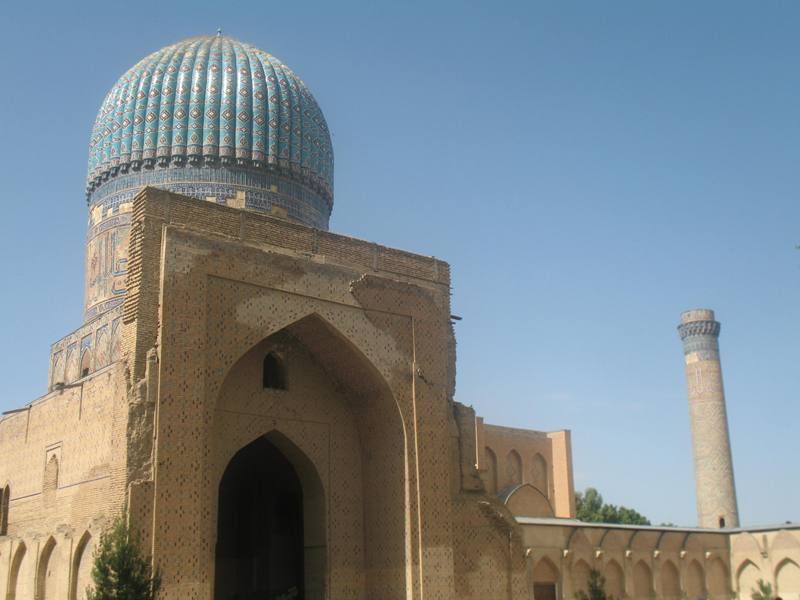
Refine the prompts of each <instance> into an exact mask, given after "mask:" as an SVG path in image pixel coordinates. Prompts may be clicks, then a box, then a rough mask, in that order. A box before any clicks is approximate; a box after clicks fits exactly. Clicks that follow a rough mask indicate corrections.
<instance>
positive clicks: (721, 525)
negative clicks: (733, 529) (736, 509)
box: [719, 517, 725, 529]
mask: <svg viewBox="0 0 800 600" xmlns="http://www.w3.org/2000/svg"><path fill="white" fill-rule="evenodd" d="M719 528H720V529H725V517H720V518H719Z"/></svg>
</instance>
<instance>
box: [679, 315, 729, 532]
mask: <svg viewBox="0 0 800 600" xmlns="http://www.w3.org/2000/svg"><path fill="white" fill-rule="evenodd" d="M719 329H720V325H719V322H718V321H715V320H714V311H713V310H708V309H696V310H687V311H686V312H684V313H683V314H681V324H680V325H679V326H678V333H679V334H680V336H681V340H682V341H683V353H684V355H685V360H686V383H687V385H688V388H689V419H690V420H691V425H692V447H693V449H694V479H695V487H696V491H697V519H698V525H699V526H700V527H710V528H716V527H738V526H739V509H738V508H737V506H736V487H735V485H734V483H733V460H732V458H731V442H730V438H729V436H728V417H727V414H726V412H725V392H724V390H723V388H722V367H721V365H720V362H719V342H718V338H719Z"/></svg>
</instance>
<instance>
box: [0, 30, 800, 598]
mask: <svg viewBox="0 0 800 600" xmlns="http://www.w3.org/2000/svg"><path fill="white" fill-rule="evenodd" d="M86 191H87V204H88V233H87V238H86V285H85V306H84V319H83V324H82V325H80V326H79V327H78V328H77V329H76V330H75V331H73V332H72V333H69V334H68V335H66V336H64V337H63V338H62V339H60V340H58V341H57V342H55V343H54V344H53V345H52V347H51V350H50V363H49V364H50V367H49V376H48V377H49V379H48V385H47V390H48V391H47V393H46V394H45V395H43V396H42V397H40V398H37V399H35V400H33V401H32V402H30V403H29V404H27V405H26V406H24V407H22V408H19V409H16V410H12V411H9V412H7V413H5V414H4V415H3V416H2V418H1V419H0V486H2V487H0V599H2V598H5V599H6V600H32V599H33V600H51V599H58V600H64V599H68V600H79V599H82V598H84V597H85V591H86V588H87V586H89V585H90V582H91V577H90V572H91V566H92V553H93V549H94V548H95V547H96V544H97V541H98V538H99V536H100V534H101V533H102V532H103V530H104V528H105V527H106V526H107V525H108V523H109V522H110V521H111V520H112V519H113V518H114V517H115V516H116V515H120V514H121V515H124V516H125V517H126V518H127V519H128V521H129V523H130V525H131V527H132V529H133V530H134V531H135V532H136V533H137V534H138V536H139V539H140V543H141V545H142V548H143V550H144V552H145V553H146V554H147V555H148V556H149V557H150V558H151V560H152V563H153V564H154V565H155V566H157V567H158V569H159V570H160V572H161V575H162V580H163V583H162V591H161V595H160V597H161V598H164V599H167V600H233V599H240V600H241V599H256V598H258V599H273V600H274V599H284V600H285V599H290V598H300V599H305V600H323V599H325V600H345V599H346V600H356V599H362V600H401V599H402V600H423V599H426V600H452V599H460V600H521V599H526V600H530V599H533V598H536V600H556V599H562V598H563V599H567V598H569V599H572V598H574V597H575V595H576V592H577V591H579V590H582V589H585V588H586V580H587V577H588V574H589V571H590V569H596V570H598V571H600V572H601V573H602V574H603V575H604V576H605V578H606V589H607V591H608V592H609V593H611V594H612V595H613V596H614V597H616V598H632V599H636V600H644V599H649V598H665V599H670V600H678V599H682V598H687V599H695V598H711V599H712V600H723V599H725V600H729V599H730V598H732V597H735V596H738V597H739V598H741V599H743V600H744V599H746V598H749V592H750V590H751V588H752V587H753V586H754V585H755V582H756V581H757V580H758V579H764V580H765V581H768V582H770V583H772V585H773V587H774V589H775V590H776V591H777V593H778V594H780V595H781V596H782V597H783V598H784V600H790V599H791V600H800V566H799V565H800V527H798V526H797V525H785V526H779V527H772V528H764V529H742V528H740V527H738V511H737V508H736V499H735V490H734V487H733V473H732V463H731V461H730V445H729V442H728V437H727V436H728V434H727V422H726V420H725V412H724V397H723V395H722V387H721V381H722V380H721V370H720V368H719V354H718V346H717V341H716V340H717V337H716V336H717V335H718V333H719V324H718V323H717V322H716V321H715V319H714V315H713V313H711V312H710V311H702V310H701V311H690V312H689V313H685V314H684V317H683V322H682V325H681V330H680V333H681V337H682V339H683V341H684V350H685V355H686V365H687V367H686V368H687V375H688V377H689V380H688V381H689V400H690V412H691V419H692V425H693V435H694V442H695V458H696V475H697V494H698V514H699V517H700V523H699V526H698V527H650V526H647V527H645V526H624V525H611V524H598V523H584V522H581V521H578V520H577V519H576V518H575V498H574V487H573V479H572V457H571V447H570V432H569V431H567V430H564V431H555V432H541V431H532V430H524V429H518V428H509V427H500V426H496V425H490V424H486V423H484V422H483V420H482V419H481V418H480V417H478V416H476V413H475V411H474V410H473V409H472V408H471V407H467V406H464V405H462V404H459V403H458V402H456V401H455V400H454V380H455V360H456V358H455V338H454V332H453V327H452V320H451V319H452V316H451V311H450V295H451V287H450V275H449V266H448V264H447V263H446V262H443V261H441V260H438V259H435V258H431V257H428V256H420V255H417V254H412V253H409V252H405V251H403V250H398V249H393V248H388V247H385V246H382V245H380V244H377V243H373V242H367V241H363V240H359V239H353V238H351V237H347V236H343V235H339V234H335V233H331V232H329V231H328V220H329V217H330V215H331V211H332V209H333V199H334V186H333V148H332V145H331V138H330V133H329V131H328V127H327V125H326V122H325V118H324V116H323V114H322V111H321V110H320V107H319V106H318V105H317V103H316V101H315V99H314V97H313V96H312V94H311V92H310V91H309V89H308V88H307V87H306V85H305V84H304V83H303V81H302V80H300V79H299V78H298V76H297V75H295V74H294V73H293V72H292V71H291V70H290V69H289V68H288V67H287V66H286V65H285V64H283V63H282V62H281V61H279V60H278V59H277V58H275V57H274V56H272V55H270V54H267V53H265V52H263V51H262V50H260V49H258V48H256V47H254V46H252V45H250V44H246V43H242V42H239V41H237V40H235V39H232V38H229V37H227V36H223V35H221V34H218V35H215V36H206V37H197V38H192V39H188V40H185V41H182V42H179V43H176V44H174V45H171V46H168V47H166V48H163V49H162V50H159V51H158V52H155V53H153V54H151V55H150V56H147V57H146V58H144V59H143V60H141V61H140V62H139V63H137V64H136V65H135V66H133V67H132V68H131V69H130V70H128V71H127V72H126V73H125V74H124V75H122V77H121V78H120V79H119V80H118V81H117V83H116V85H114V87H113V88H112V89H111V91H110V92H109V93H108V95H107V96H106V98H105V100H104V101H103V103H102V105H101V107H100V110H99V112H98V115H97V119H96V121H95V124H94V128H93V130H92V134H91V140H90V150H89V172H88V179H87V190H86Z"/></svg>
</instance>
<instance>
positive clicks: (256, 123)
mask: <svg viewBox="0 0 800 600" xmlns="http://www.w3.org/2000/svg"><path fill="white" fill-rule="evenodd" d="M144 185H154V186H156V187H162V188H166V189H171V190H173V191H177V192H180V193H185V194H187V195H194V196H197V197H200V198H204V199H208V198H209V197H215V198H217V200H218V201H219V202H225V198H226V196H227V197H230V196H233V195H236V194H237V193H244V194H245V195H246V196H247V206H248V207H249V208H253V209H256V210H267V211H269V210H271V209H272V207H273V206H275V205H277V206H279V207H282V208H283V209H285V210H286V211H287V212H288V216H289V217H290V218H293V219H295V220H298V221H300V222H303V223H306V224H310V225H314V226H318V227H323V228H327V222H328V218H329V216H330V211H331V208H332V206H333V149H332V147H331V139H330V133H329V132H328V127H327V124H326V123H325V117H324V116H323V115H322V111H321V110H320V108H319V106H318V105H317V102H316V100H314V97H313V96H312V95H311V92H309V90H308V88H307V87H306V86H305V84H304V83H303V82H302V81H301V80H300V78H299V77H297V75H295V74H294V73H293V72H292V71H291V70H290V69H289V68H288V67H287V66H286V65H284V64H283V63H282V62H281V61H279V60H278V59H277V58H275V57H274V56H272V55H270V54H267V53H266V52H264V51H262V50H259V49H258V48H256V47H254V46H252V45H250V44H246V43H243V42H239V41H237V40H234V39H231V38H229V37H226V36H222V35H219V34H218V35H215V36H205V37H197V38H191V39H188V40H184V41H182V42H178V43H177V44H174V45H172V46H167V47H166V48H163V49H161V50H159V51H158V52H154V53H153V54H151V55H150V56H148V57H147V58H145V59H143V60H141V61H140V62H139V63H137V64H136V65H135V66H134V67H132V68H131V69H130V70H129V71H128V72H126V73H125V74H124V75H123V76H122V77H120V79H119V81H117V83H116V85H114V87H113V88H112V89H111V91H110V92H109V93H108V95H107V96H106V98H105V100H104V101H103V104H102V106H101V107H100V111H99V112H98V114H97V119H96V120H95V124H94V129H93V130H92V137H91V140H90V144H89V173H88V178H87V193H88V199H89V203H90V204H98V203H102V204H105V205H108V206H109V207H111V205H113V204H118V203H122V202H125V201H126V200H127V199H129V198H130V197H131V196H132V195H133V194H134V193H135V192H136V191H137V190H138V189H140V188H141V187H142V186H144Z"/></svg>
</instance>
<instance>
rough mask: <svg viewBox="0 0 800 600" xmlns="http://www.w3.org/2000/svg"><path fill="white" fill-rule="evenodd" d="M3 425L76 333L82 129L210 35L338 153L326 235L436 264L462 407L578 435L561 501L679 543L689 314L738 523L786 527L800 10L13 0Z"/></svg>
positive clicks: (795, 323) (5, 158)
mask: <svg viewBox="0 0 800 600" xmlns="http://www.w3.org/2000/svg"><path fill="white" fill-rule="evenodd" d="M0 23H2V29H3V33H2V36H0V77H2V83H0V114H1V115H2V119H1V120H0V178H1V179H0V181H2V187H3V190H2V193H3V201H2V205H3V221H4V227H3V235H2V236H0V253H1V255H2V259H0V281H2V282H3V284H2V290H3V291H2V294H0V310H1V311H2V312H1V313H0V314H1V315H2V320H0V323H1V325H0V347H1V348H2V351H1V352H2V356H3V365H4V367H5V373H6V375H5V376H4V377H2V378H0V409H3V410H7V409H11V408H16V407H19V406H22V405H24V404H25V403H27V402H29V401H30V400H33V399H34V398H36V397H38V396H40V395H41V394H42V393H43V392H44V391H45V387H46V376H47V361H48V349H49V345H50V344H51V343H52V342H54V341H56V340H58V339H59V338H60V337H62V336H63V335H65V334H67V333H69V332H70V331H72V330H73V329H75V328H76V327H78V326H79V325H80V321H81V306H82V296H83V260H84V246H83V243H84V234H85V227H86V206H85V200H84V195H83V189H84V177H85V173H86V158H87V156H86V155H87V147H88V139H89V133H90V129H91V126H92V123H93V121H94V116H95V112H96V110H97V108H98V106H99V104H100V102H101V100H102V99H103V96H104V94H105V93H106V91H107V90H108V89H109V88H110V87H111V86H112V85H113V84H114V82H115V81H116V79H117V78H118V77H119V76H120V75H121V74H122V73H123V72H124V71H125V70H126V69H127V68H128V67H130V66H132V65H133V64H134V63H135V62H136V61H138V60H139V59H140V58H142V57H144V56H145V55H147V54H149V53H151V52H153V51H155V50H157V49H159V48H161V47H162V46H165V45H167V44H170V43H172V42H175V41H177V40H179V39H182V38H184V37H189V36H192V35H197V34H207V33H213V32H215V31H216V29H217V27H222V28H223V30H224V32H225V33H226V34H227V35H231V36H233V37H237V38H239V39H241V40H244V41H248V42H252V43H254V44H256V45H258V46H260V47H261V48H263V49H265V50H267V51H269V52H271V53H273V54H275V55H276V56H278V57H279V58H281V59H282V60H284V61H285V62H286V63H287V64H289V65H290V66H291V67H292V68H293V69H294V70H295V71H296V72H297V73H298V74H299V75H300V76H301V77H302V78H303V79H304V80H305V81H306V83H307V84H308V85H309V87H310V88H311V90H312V91H313V93H314V94H315V96H316V98H317V100H318V101H319V103H320V105H321V106H322V108H323V110H324V112H325V115H326V118H327V120H328V124H329V126H330V129H331V131H332V132H333V143H334V150H335V154H336V170H335V177H336V193H335V194H336V196H335V207H334V212H333V218H332V221H331V229H332V230H333V231H336V232H340V233H345V234H350V235H354V236H357V237H361V238H366V239H369V240H374V241H377V242H380V243H383V244H386V245H390V246H395V247H399V248H404V249H408V250H413V251H416V252H420V253H423V254H432V255H435V256H437V257H440V258H443V259H445V260H447V261H449V262H450V264H451V265H452V268H453V311H454V312H455V313H456V314H458V315H461V316H462V317H463V319H464V320H463V321H460V322H459V323H458V324H457V325H456V335H457V340H458V380H457V389H456V398H457V400H459V401H461V402H463V403H465V404H470V405H473V406H474V407H475V408H476V409H477V411H478V412H479V414H481V415H483V416H484V417H485V418H486V420H487V422H490V423H496V424H506V425H512V426H518V427H526V428H534V429H543V430H552V429H563V428H568V429H571V430H572V435H573V454H574V464H575V483H576V487H578V488H580V489H582V488H584V487H586V486H595V487H597V488H599V489H600V491H601V492H602V493H603V495H604V496H605V497H606V499H607V500H608V501H611V502H614V503H621V504H625V505H628V506H631V507H633V508H636V509H637V510H639V511H640V512H642V513H644V514H645V515H647V516H648V517H649V518H650V519H651V520H653V521H654V522H656V523H659V522H662V521H671V522H675V523H678V524H687V525H691V524H694V523H695V522H696V516H695V502H694V483H693V478H692V462H691V441H690V437H689V421H688V412H687V402H686V391H685V381H684V374H683V356H682V350H681V345H680V341H679V339H678V336H677V333H676V331H675V327H676V325H677V322H678V318H679V314H680V312H681V311H682V310H684V309H687V308H693V307H710V308H713V309H715V310H716V312H717V318H718V319H719V320H720V321H721V322H722V335H721V339H720V344H721V349H722V360H723V370H724V376H725V386H726V391H727V397H728V413H729V420H730V429H731V435H732V439H733V457H734V467H735V471H736V483H737V488H738V494H739V507H740V513H741V516H742V521H743V523H744V524H751V525H752V524H761V523H774V522H781V521H784V520H800V477H799V476H798V475H800V466H798V465H800V434H799V433H798V431H800V426H799V425H800V402H798V390H799V389H800V387H799V386H798V384H799V383H800V366H798V365H800V349H798V340H800V335H799V334H800V319H798V307H800V251H798V250H796V249H795V246H796V244H798V243H800V202H798V189H800V185H798V184H799V183H800V181H798V179H800V168H799V167H800V161H799V159H800V146H799V145H798V142H799V141H800V135H799V134H800V119H799V118H798V109H799V108H800V101H799V100H800V69H798V63H800V36H799V35H798V31H800V3H797V2H789V1H785V2H778V1H776V2H758V3H757V2H746V3H745V2H732V1H719V2H661V3H656V2H641V1H639V0H635V1H626V2H623V1H619V2H588V1H587V2H571V1H559V2H531V1H524V2H443V1H442V2H436V1H431V0H428V1H425V2H421V1H406V2H391V3H390V2H386V3H383V2H376V1H375V0H370V1H364V2H355V1H347V0H339V1H337V2H320V3H318V4H315V3H309V2H302V1H292V2H276V1H271V2H264V1H259V2H222V1H217V2H214V3H211V2H203V1H192V2H185V1H182V0H174V1H172V2H163V1H162V2H158V3H154V2H147V1H140V2H136V3H134V4H131V3H127V2H108V1H106V2H102V3H89V2H58V3H55V2H54V3H49V4H48V3H41V2H39V3H24V2H5V3H2V7H0Z"/></svg>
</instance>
